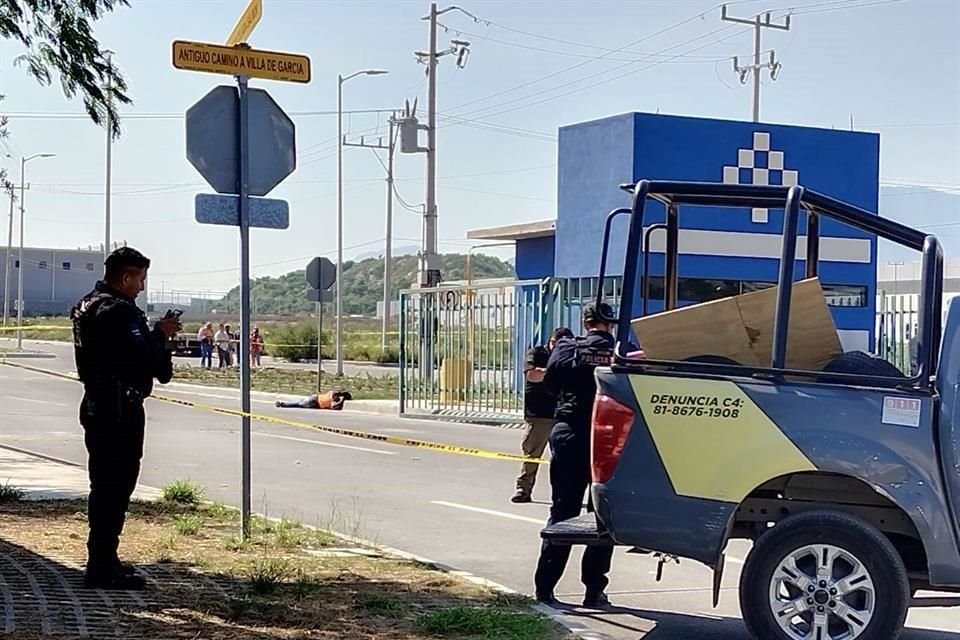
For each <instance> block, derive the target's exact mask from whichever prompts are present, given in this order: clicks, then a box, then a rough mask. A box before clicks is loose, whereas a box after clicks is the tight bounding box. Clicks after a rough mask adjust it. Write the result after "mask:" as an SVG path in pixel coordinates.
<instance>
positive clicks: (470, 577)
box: [0, 445, 610, 640]
mask: <svg viewBox="0 0 960 640" xmlns="http://www.w3.org/2000/svg"><path fill="white" fill-rule="evenodd" d="M0 448H4V449H9V450H10V451H15V452H17V453H19V454H22V455H26V456H31V457H33V458H36V459H37V460H40V461H43V462H45V463H47V464H57V465H63V466H67V467H72V468H78V467H79V468H83V466H84V465H82V464H79V463H76V462H71V461H69V460H64V459H62V458H57V457H54V456H48V455H45V454H42V453H37V452H35V451H30V450H27V449H21V448H19V447H12V446H8V445H0ZM137 489H138V490H140V491H142V492H143V493H144V494H147V496H148V497H146V498H143V497H141V498H139V499H141V500H143V499H147V500H156V499H157V496H160V495H162V493H163V491H162V490H161V489H158V488H156V487H151V486H149V485H144V484H139V483H138V484H137ZM152 493H155V496H154V497H149V495H150V494H152ZM206 502H207V504H212V502H210V501H206ZM229 508H231V509H233V508H234V507H229ZM252 515H257V516H260V517H262V518H265V519H267V520H270V521H272V522H278V521H279V520H280V518H276V517H270V516H267V515H264V514H261V513H256V512H252ZM303 526H304V527H305V528H307V529H312V530H314V531H325V532H327V533H330V534H331V535H334V536H336V537H338V538H341V539H343V540H345V541H347V542H350V543H352V544H356V545H358V546H363V547H367V548H369V549H374V550H375V551H378V552H380V553H382V554H383V555H385V556H390V557H393V558H399V559H402V560H410V561H412V562H418V563H420V564H424V565H427V566H429V567H432V568H434V569H436V570H438V571H442V572H444V573H448V574H450V575H454V576H457V577H458V578H462V579H463V580H466V581H467V582H470V583H472V584H475V585H479V586H482V587H486V588H488V589H491V590H493V591H497V592H500V593H505V594H510V595H520V596H528V594H524V593H521V592H519V591H516V590H514V589H511V588H510V587H506V586H504V585H502V584H500V583H497V582H494V581H492V580H488V579H486V578H483V577H481V576H478V575H476V574H473V573H471V572H469V571H464V570H462V569H458V568H457V567H455V566H453V565H450V564H447V563H445V562H438V561H436V560H431V559H430V558H425V557H423V556H420V555H417V554H414V553H409V552H407V551H403V550H401V549H397V548H395V547H391V546H388V545H385V544H380V543H377V542H372V541H370V540H366V539H364V538H359V537H357V536H353V535H349V534H346V533H341V532H339V531H336V530H333V529H324V528H322V527H314V526H312V525H307V524H304V525H303ZM528 597H529V596H528ZM529 606H530V609H531V610H532V611H535V612H536V613H539V614H541V615H544V616H546V617H548V618H550V619H551V620H553V621H554V622H556V623H557V624H559V625H560V626H562V627H563V628H565V629H567V630H568V631H569V632H570V633H572V634H573V635H574V637H576V638H578V639H580V640H610V636H608V635H607V634H604V633H599V632H597V631H593V630H591V629H588V628H587V627H586V626H585V625H584V624H583V623H582V622H581V621H579V620H578V619H577V618H576V617H574V616H571V615H568V614H565V613H564V612H563V611H562V610H559V609H555V608H553V607H550V606H547V605H544V604H540V603H535V604H531V605H529Z"/></svg>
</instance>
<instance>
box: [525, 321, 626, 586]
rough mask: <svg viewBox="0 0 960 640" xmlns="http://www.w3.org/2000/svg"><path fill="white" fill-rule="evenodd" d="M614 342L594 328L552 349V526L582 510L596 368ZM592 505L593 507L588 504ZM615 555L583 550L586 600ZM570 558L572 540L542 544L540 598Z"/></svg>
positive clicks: (604, 549)
mask: <svg viewBox="0 0 960 640" xmlns="http://www.w3.org/2000/svg"><path fill="white" fill-rule="evenodd" d="M613 347H614V339H613V336H612V335H610V334H609V333H607V332H605V331H590V332H589V333H588V334H587V335H586V336H583V337H579V338H564V339H563V340H560V341H559V342H558V343H557V345H556V347H555V348H554V350H553V353H551V354H550V360H549V362H548V363H547V371H546V375H545V377H544V383H545V385H546V387H547V390H548V391H550V392H551V393H552V394H553V395H554V396H556V398H557V411H556V418H557V423H556V425H555V426H554V427H553V431H552V432H551V434H550V448H551V450H552V452H553V457H552V458H551V462H550V485H551V490H552V496H551V498H552V504H551V506H550V519H549V520H548V521H547V524H548V525H550V524H554V523H556V522H560V521H563V520H569V519H570V518H575V517H576V516H578V515H580V509H581V506H582V505H583V495H584V492H585V491H586V490H587V487H589V486H590V423H591V414H592V411H593V401H594V398H595V397H596V394H597V385H596V381H595V380H594V369H596V368H597V367H598V366H605V365H608V364H609V363H610V361H611V357H612V355H613ZM588 509H591V510H592V506H591V505H589V503H588ZM612 556H613V548H612V547H594V546H588V547H587V548H586V549H585V550H584V553H583V560H582V564H581V569H580V579H581V580H582V581H583V584H584V586H585V587H586V592H587V597H586V600H590V599H591V598H595V597H596V596H598V595H599V594H601V593H602V592H603V590H604V588H606V586H607V583H608V579H607V573H609V571H610V560H611V558H612ZM569 557H570V546H569V545H558V544H546V543H544V544H543V546H542V547H541V549H540V559H539V561H538V563H537V572H536V575H535V577H534V582H535V585H536V589H537V596H538V598H540V599H543V600H545V599H548V598H550V597H551V596H552V594H553V589H554V587H556V585H557V583H558V582H559V581H560V578H561V577H562V576H563V571H564V569H565V568H566V565H567V560H568V559H569Z"/></svg>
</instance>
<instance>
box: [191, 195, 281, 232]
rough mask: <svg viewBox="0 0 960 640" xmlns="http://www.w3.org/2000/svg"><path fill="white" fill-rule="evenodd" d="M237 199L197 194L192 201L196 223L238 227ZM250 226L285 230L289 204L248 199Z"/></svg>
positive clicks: (265, 199)
mask: <svg viewBox="0 0 960 640" xmlns="http://www.w3.org/2000/svg"><path fill="white" fill-rule="evenodd" d="M238 200H239V198H238V197H237V196H229V195H226V196H225V195H215V194H212V193H198V194H197V195H196V197H195V198H194V209H195V217H196V220H197V222H199V223H200V224H225V225H230V226H233V227H239V226H240V203H239V202H238ZM249 206H250V226H251V227H260V228H262V229H286V228H287V227H289V226H290V205H289V203H288V202H287V201H286V200H275V199H273V198H250V205H249Z"/></svg>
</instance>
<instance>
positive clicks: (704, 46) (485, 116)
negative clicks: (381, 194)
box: [466, 25, 750, 122]
mask: <svg viewBox="0 0 960 640" xmlns="http://www.w3.org/2000/svg"><path fill="white" fill-rule="evenodd" d="M731 28H733V26H732V25H731V26H727V27H720V28H719V29H714V30H713V31H710V32H709V33H706V34H703V35H701V36H697V37H696V38H692V39H690V40H687V41H684V42H681V43H679V44H676V45H672V46H670V47H667V48H666V49H664V51H669V50H670V49H675V48H677V47H682V46H684V45H686V44H690V43H692V42H696V41H697V40H702V39H703V38H706V37H708V36H711V35H714V34H717V33H721V32H723V31H726V30H728V29H731ZM748 31H750V29H740V30H738V31H736V32H734V33H732V34H730V35H728V36H726V37H724V38H721V39H719V40H715V41H712V42H708V43H707V44H705V45H701V46H699V47H696V48H694V49H691V50H690V51H699V50H701V49H705V48H707V47H709V46H712V45H714V44H717V43H719V42H723V41H725V40H730V39H731V38H735V37H737V36H739V35H742V34H744V33H747V32H748ZM634 64H635V63H633V62H630V63H626V64H622V65H618V66H616V67H613V68H611V69H608V70H606V71H602V72H600V73H598V74H594V75H593V76H584V77H581V78H578V79H577V80H572V81H570V82H566V83H564V84H560V85H557V86H555V87H552V88H550V89H546V90H545V91H541V92H538V93H535V94H530V95H526V96H522V97H520V98H514V99H512V100H508V101H506V102H503V103H500V104H496V105H491V106H488V107H483V108H480V109H478V110H476V111H472V112H469V113H467V114H466V115H470V116H473V115H476V114H478V113H481V112H483V111H488V110H490V109H497V108H499V107H503V106H506V105H509V104H515V103H517V102H521V101H523V100H526V99H528V98H535V97H537V96H538V95H543V94H544V93H547V92H553V91H556V90H558V89H562V88H564V87H569V86H572V85H576V84H580V83H581V82H583V81H585V80H589V79H590V78H591V77H597V76H600V75H605V74H607V73H610V72H612V71H617V70H619V69H622V68H624V67H629V66H632V65H634ZM661 64H663V62H662V61H660V62H652V63H650V64H648V65H646V66H644V67H641V68H639V69H633V70H631V71H626V72H624V73H621V74H619V75H616V76H613V77H610V78H606V79H604V80H599V81H597V82H594V83H591V84H588V85H585V86H583V87H579V88H576V89H572V90H570V91H565V92H563V93H559V94H557V95H554V96H548V97H546V98H543V99H540V100H536V101H534V102H530V103H527V104H521V105H518V106H516V107H511V108H509V109H504V110H501V111H497V112H495V113H486V114H484V115H483V117H484V118H495V117H497V116H500V115H503V114H504V113H510V112H512V111H517V110H519V109H526V108H528V107H532V106H535V105H538V104H543V103H545V102H550V101H552V100H557V99H559V98H563V97H566V96H569V95H572V94H574V93H579V92H581V91H586V90H587V89H592V88H593V87H597V86H600V85H602V84H607V83H608V82H613V81H615V80H620V79H621V78H625V77H627V76H630V75H634V74H637V73H640V72H642V71H646V70H648V69H652V68H653V67H656V66H659V65H661ZM480 122H484V121H482V120H481V121H480Z"/></svg>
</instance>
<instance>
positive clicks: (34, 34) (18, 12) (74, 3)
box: [0, 0, 131, 136]
mask: <svg viewBox="0 0 960 640" xmlns="http://www.w3.org/2000/svg"><path fill="white" fill-rule="evenodd" d="M122 6H129V3H128V0H0V37H2V38H5V39H7V40H14V41H16V42H19V43H20V44H22V45H23V46H24V47H26V49H27V51H26V52H25V53H24V54H22V55H20V56H18V57H17V58H16V59H15V61H14V62H15V63H16V64H18V65H23V66H25V67H26V70H27V73H29V74H30V75H31V76H33V77H34V78H36V79H37V81H38V82H40V83H41V84H44V85H50V84H51V83H52V82H53V79H54V76H56V77H58V78H59V80H60V86H61V87H62V89H63V93H64V95H65V96H66V97H67V98H70V99H72V98H74V97H76V96H77V95H80V96H81V97H82V99H83V105H84V107H85V108H86V111H87V113H88V114H89V115H90V118H91V119H92V120H93V121H94V122H96V123H97V124H103V123H104V122H105V121H106V116H107V113H108V112H109V113H110V115H111V118H112V120H111V122H112V126H113V135H115V136H116V135H119V133H120V126H119V119H118V118H117V113H116V109H117V105H119V104H129V103H130V102H131V100H130V97H129V96H128V95H127V84H126V81H125V80H124V78H123V76H122V75H121V74H120V73H119V72H118V71H117V69H116V67H115V66H114V65H113V62H112V60H111V59H110V57H109V55H108V53H107V51H106V50H105V49H104V48H103V46H102V45H101V44H100V42H99V41H98V40H97V38H96V37H95V36H94V34H93V23H94V22H96V21H97V20H99V19H100V18H102V17H103V16H104V15H106V14H108V13H110V12H112V11H114V10H115V9H117V8H119V7H122ZM108 87H109V90H108ZM108 93H109V98H108Z"/></svg>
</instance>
